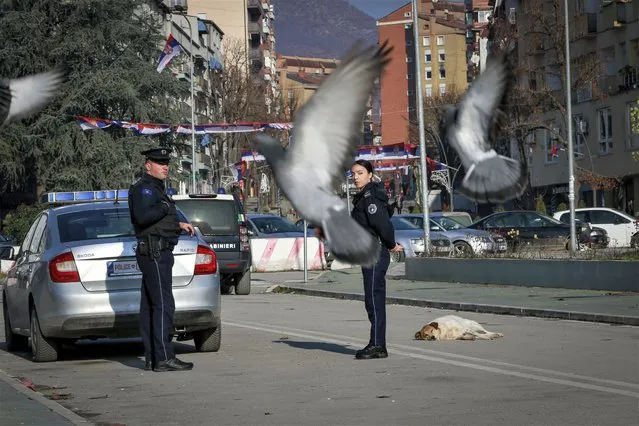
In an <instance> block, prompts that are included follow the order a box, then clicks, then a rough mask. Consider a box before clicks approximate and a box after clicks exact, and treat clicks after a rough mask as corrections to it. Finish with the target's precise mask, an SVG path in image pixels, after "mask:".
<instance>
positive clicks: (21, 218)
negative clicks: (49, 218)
mask: <svg viewBox="0 0 639 426" xmlns="http://www.w3.org/2000/svg"><path fill="white" fill-rule="evenodd" d="M47 207H48V205H47V204H39V203H38V204H33V205H30V206H28V205H26V204H20V205H19V206H18V208H17V209H15V210H13V211H12V212H10V213H7V215H6V216H5V218H4V221H3V222H2V229H3V231H4V233H6V234H7V235H10V236H12V237H14V238H15V239H16V244H21V243H22V240H24V237H25V236H26V235H27V232H28V231H29V227H30V226H31V224H32V223H33V220H34V219H35V218H36V216H37V215H38V214H40V213H41V212H42V211H43V210H45V209H46V208H47Z"/></svg>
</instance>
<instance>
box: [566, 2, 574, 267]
mask: <svg viewBox="0 0 639 426" xmlns="http://www.w3.org/2000/svg"><path fill="white" fill-rule="evenodd" d="M564 9H565V10H564V29H565V31H566V55H565V59H564V60H565V61H566V114H567V115H568V117H567V119H566V122H567V123H568V203H569V204H570V253H571V255H574V254H575V250H577V226H576V224H575V166H574V146H573V139H572V99H571V98H572V95H571V80H570V36H569V30H568V0H564Z"/></svg>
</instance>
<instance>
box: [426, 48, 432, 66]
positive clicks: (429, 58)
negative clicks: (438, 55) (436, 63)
mask: <svg viewBox="0 0 639 426" xmlns="http://www.w3.org/2000/svg"><path fill="white" fill-rule="evenodd" d="M432 60H433V57H432V55H431V54H430V49H429V50H427V51H426V52H424V62H426V63H427V64H430V61H432Z"/></svg>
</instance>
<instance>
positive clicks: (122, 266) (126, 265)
mask: <svg viewBox="0 0 639 426" xmlns="http://www.w3.org/2000/svg"><path fill="white" fill-rule="evenodd" d="M107 271H108V274H109V276H110V277H113V276H122V275H139V274H141V273H142V272H141V271H140V268H139V266H138V262H136V261H135V260H121V261H116V262H109V263H107Z"/></svg>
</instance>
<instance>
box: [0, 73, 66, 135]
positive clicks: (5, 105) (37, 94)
mask: <svg viewBox="0 0 639 426" xmlns="http://www.w3.org/2000/svg"><path fill="white" fill-rule="evenodd" d="M62 80H63V74H62V72H60V71H48V72H45V73H41V74H35V75H30V76H27V77H22V78H17V79H13V80H9V81H8V84H7V82H6V81H5V82H4V83H2V84H0V117H5V118H4V120H2V123H3V124H8V123H9V122H11V121H14V120H19V119H21V118H26V117H28V116H30V115H31V114H33V113H35V112H37V111H38V110H39V109H41V108H42V107H44V105H46V103H47V102H49V101H50V100H51V98H52V97H53V96H54V95H55V92H56V90H57V88H58V87H59V86H60V84H61V83H62Z"/></svg>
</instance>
